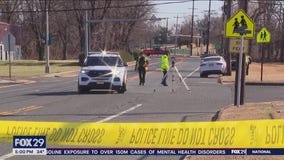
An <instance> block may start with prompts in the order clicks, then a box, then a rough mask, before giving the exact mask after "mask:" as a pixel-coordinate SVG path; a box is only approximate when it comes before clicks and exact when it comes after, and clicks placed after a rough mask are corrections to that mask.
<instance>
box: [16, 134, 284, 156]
mask: <svg viewBox="0 0 284 160" xmlns="http://www.w3.org/2000/svg"><path fill="white" fill-rule="evenodd" d="M13 154H14V155H284V148H282V149H280V148H277V149H275V148H273V149H272V148H271V149H269V148H266V149H264V148H253V149H252V148H250V149H244V148H234V149H220V148H216V149H212V148H210V149H200V148H199V149H198V148H197V149H195V148H191V149H187V148H46V137H45V136H14V137H13Z"/></svg>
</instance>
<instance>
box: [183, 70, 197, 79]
mask: <svg viewBox="0 0 284 160" xmlns="http://www.w3.org/2000/svg"><path fill="white" fill-rule="evenodd" d="M199 68H200V67H197V68H196V69H195V70H194V71H193V72H191V73H189V74H188V75H187V76H186V77H184V78H183V79H186V78H189V77H190V76H192V75H193V73H195V72H197V71H198V70H199Z"/></svg>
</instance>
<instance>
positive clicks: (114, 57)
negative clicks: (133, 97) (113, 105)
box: [78, 52, 127, 93]
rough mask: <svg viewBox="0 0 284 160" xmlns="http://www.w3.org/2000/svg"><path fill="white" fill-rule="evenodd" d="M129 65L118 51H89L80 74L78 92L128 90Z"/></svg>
mask: <svg viewBox="0 0 284 160" xmlns="http://www.w3.org/2000/svg"><path fill="white" fill-rule="evenodd" d="M126 79H127V65H126V64H124V63H123V60H122V59H121V57H120V55H119V53H118V52H93V53H89V54H88V56H87V57H86V59H85V61H84V65H83V67H82V68H81V70H80V72H79V75H78V93H84V92H88V91H89V90H91V89H96V90H111V91H117V92H118V93H124V92H125V91H126Z"/></svg>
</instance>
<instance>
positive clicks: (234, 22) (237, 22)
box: [225, 9, 254, 38]
mask: <svg viewBox="0 0 284 160" xmlns="http://www.w3.org/2000/svg"><path fill="white" fill-rule="evenodd" d="M225 30H226V31H225V35H226V37H227V38H240V36H241V34H242V35H243V36H244V38H254V23H253V21H252V20H251V19H250V17H249V16H248V15H247V14H246V13H245V12H244V11H243V10H242V9H240V10H239V11H238V12H236V13H235V14H234V15H233V16H232V17H231V18H230V19H229V20H228V21H227V22H226V28H225Z"/></svg>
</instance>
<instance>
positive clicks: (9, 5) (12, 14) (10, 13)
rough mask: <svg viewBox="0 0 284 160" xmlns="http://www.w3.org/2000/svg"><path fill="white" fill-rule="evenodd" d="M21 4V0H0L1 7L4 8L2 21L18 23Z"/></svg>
mask: <svg viewBox="0 0 284 160" xmlns="http://www.w3.org/2000/svg"><path fill="white" fill-rule="evenodd" d="M20 6H21V0H13V1H7V0H1V1H0V8H1V10H2V16H1V19H2V21H5V22H7V23H11V24H16V23H17V22H18V20H19V12H17V11H18V10H19V8H20Z"/></svg>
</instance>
